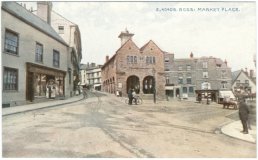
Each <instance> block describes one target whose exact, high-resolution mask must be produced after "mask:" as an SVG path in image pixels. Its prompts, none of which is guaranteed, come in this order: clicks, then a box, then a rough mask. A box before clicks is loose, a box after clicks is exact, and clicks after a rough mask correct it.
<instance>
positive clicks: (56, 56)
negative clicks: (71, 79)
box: [53, 50, 60, 67]
mask: <svg viewBox="0 0 258 160" xmlns="http://www.w3.org/2000/svg"><path fill="white" fill-rule="evenodd" d="M53 66H54V67H59V66H60V53H59V52H58V51H56V50H53Z"/></svg>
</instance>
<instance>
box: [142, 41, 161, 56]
mask: <svg viewBox="0 0 258 160" xmlns="http://www.w3.org/2000/svg"><path fill="white" fill-rule="evenodd" d="M151 43H153V44H154V46H155V47H157V48H158V49H159V50H160V52H162V53H164V52H163V51H162V50H161V49H160V48H159V47H158V46H157V45H156V43H154V42H153V41H152V40H149V42H147V43H146V44H145V45H143V46H142V47H141V48H140V51H144V49H145V48H146V47H147V46H148V45H149V44H151Z"/></svg>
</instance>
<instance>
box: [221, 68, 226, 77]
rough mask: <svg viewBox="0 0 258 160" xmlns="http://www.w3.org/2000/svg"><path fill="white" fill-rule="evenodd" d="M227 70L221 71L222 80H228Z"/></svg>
mask: <svg viewBox="0 0 258 160" xmlns="http://www.w3.org/2000/svg"><path fill="white" fill-rule="evenodd" d="M226 73H227V72H226V70H222V71H221V78H226V77H227V76H226Z"/></svg>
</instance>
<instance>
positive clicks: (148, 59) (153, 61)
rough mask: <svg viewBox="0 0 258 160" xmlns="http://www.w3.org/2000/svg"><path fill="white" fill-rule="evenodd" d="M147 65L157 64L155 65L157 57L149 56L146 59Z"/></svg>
mask: <svg viewBox="0 0 258 160" xmlns="http://www.w3.org/2000/svg"><path fill="white" fill-rule="evenodd" d="M146 63H147V64H155V63H156V59H155V57H150V56H147V57H146Z"/></svg>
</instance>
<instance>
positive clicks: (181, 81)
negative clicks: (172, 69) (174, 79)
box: [178, 74, 183, 84]
mask: <svg viewBox="0 0 258 160" xmlns="http://www.w3.org/2000/svg"><path fill="white" fill-rule="evenodd" d="M178 84H183V75H182V74H178Z"/></svg>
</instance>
